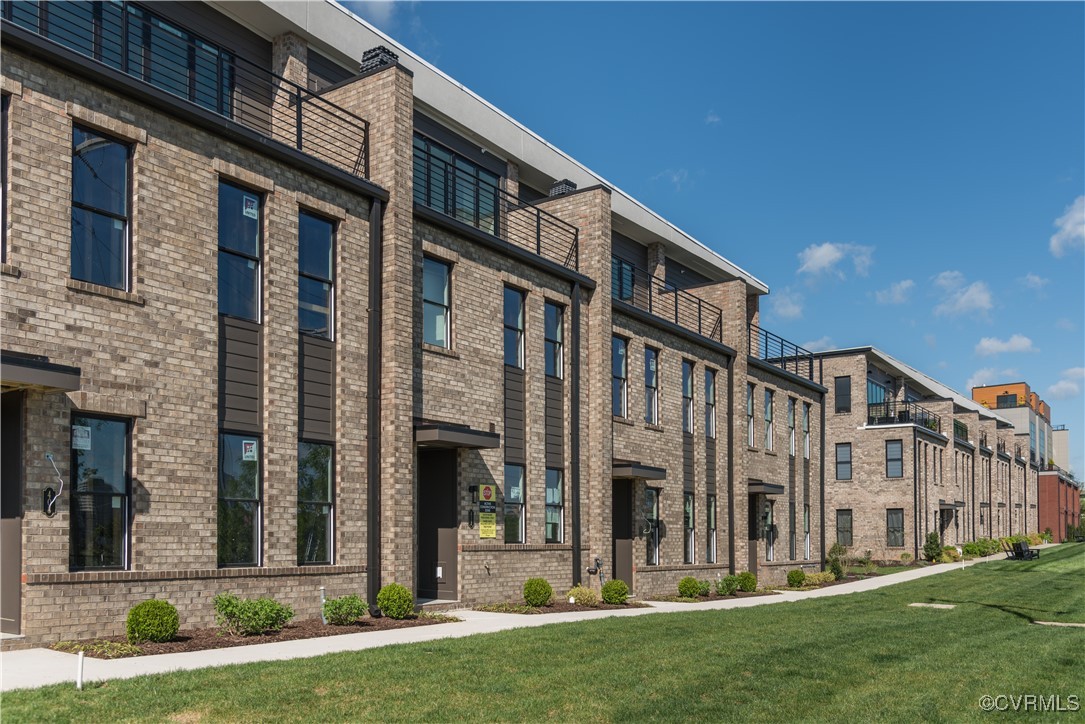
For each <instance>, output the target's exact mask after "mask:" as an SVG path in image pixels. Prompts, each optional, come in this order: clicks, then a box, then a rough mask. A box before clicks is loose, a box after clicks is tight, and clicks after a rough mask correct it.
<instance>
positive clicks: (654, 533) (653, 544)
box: [644, 488, 659, 566]
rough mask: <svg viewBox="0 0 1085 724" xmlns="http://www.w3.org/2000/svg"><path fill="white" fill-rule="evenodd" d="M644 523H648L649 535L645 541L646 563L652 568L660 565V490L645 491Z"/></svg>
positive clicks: (648, 489)
mask: <svg viewBox="0 0 1085 724" xmlns="http://www.w3.org/2000/svg"><path fill="white" fill-rule="evenodd" d="M644 521H645V523H647V528H648V535H647V536H646V537H647V540H646V541H645V549H646V551H647V560H646V563H647V564H648V565H650V566H658V565H659V488H645V489H644Z"/></svg>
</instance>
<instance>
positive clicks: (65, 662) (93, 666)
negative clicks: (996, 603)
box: [0, 553, 1005, 691]
mask: <svg viewBox="0 0 1085 724" xmlns="http://www.w3.org/2000/svg"><path fill="white" fill-rule="evenodd" d="M1003 558H1005V556H1004V555H1003V554H1001V553H999V554H996V555H993V556H989V557H987V558H977V559H975V560H972V561H968V562H963V563H952V564H943V565H937V566H929V567H925V568H917V569H915V570H911V571H903V572H901V573H894V574H891V575H886V576H877V577H874V578H867V579H863V580H861V581H854V582H850V583H841V584H838V585H834V586H828V587H826V588H819V589H816V590H813V591H783V592H781V593H779V594H778V595H775V596H756V597H749V598H726V599H721V600H719V601H709V602H706V603H671V602H665V601H652V602H650V607H649V608H630V609H627V610H615V609H608V610H602V611H581V612H575V613H548V614H538V615H523V614H515V613H512V614H510V613H487V612H483V611H471V610H463V611H454V612H452V613H453V614H454V615H455V616H457V617H459V618H461V619H463V621H462V622H460V623H447V624H434V625H431V626H418V627H413V628H402V629H393V630H390V631H374V632H370V633H354V634H343V635H342V636H327V637H324V638H316V639H302V640H299V641H283V642H280V643H271V644H253V645H251V646H235V647H232V648H227V649H213V650H210V651H192V652H187V653H180V654H160V655H157V656H136V657H133V658H127V659H114V660H103V659H92V658H90V657H84V659H83V680H84V682H92V681H105V680H108V679H129V678H132V677H135V676H142V675H144V674H161V673H166V672H169V671H181V670H190V669H203V668H208V667H212V666H228V665H230V664H246V663H251V662H255V661H284V660H287V659H303V658H308V657H311V656H320V655H322V654H330V653H336V652H340V651H361V650H363V649H373V648H377V647H380V646H391V645H394V644H405V643H416V642H420V641H433V640H435V639H444V638H462V637H464V636H473V635H475V634H481V633H490V632H492V631H508V630H511V629H517V628H531V627H534V626H546V625H548V624H553V623H563V622H566V621H590V620H593V619H599V618H611V617H620V616H646V615H650V614H658V613H673V612H680V611H706V610H717V609H727V608H748V607H750V606H766V605H772V604H777V603H788V602H793V601H803V600H806V599H808V598H823V597H825V596H844V595H847V594H850V593H857V592H860V591H872V590H874V589H877V588H883V587H885V586H892V585H894V584H897V583H903V582H904V581H913V580H915V579H917V578H926V577H927V576H934V575H938V574H939V573H945V572H947V571H954V570H959V569H961V568H966V567H968V566H972V565H975V564H977V563H982V562H984V561H990V560H1000V559H1003ZM78 658H79V657H78V656H77V655H75V654H65V653H61V652H59V651H52V650H50V649H26V650H23V651H10V652H3V653H0V691H11V690H13V689H27V688H35V687H39V686H46V685H49V684H59V683H64V682H71V683H73V685H74V682H75V678H76V666H77V662H78Z"/></svg>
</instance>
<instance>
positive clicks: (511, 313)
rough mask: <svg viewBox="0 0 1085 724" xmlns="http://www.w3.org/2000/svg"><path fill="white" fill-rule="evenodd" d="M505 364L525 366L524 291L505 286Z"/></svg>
mask: <svg viewBox="0 0 1085 724" xmlns="http://www.w3.org/2000/svg"><path fill="white" fill-rule="evenodd" d="M505 364H506V365H508V366H509V367H516V368H517V369H523V368H524V293H523V292H521V291H520V290H519V289H513V288H511V287H505Z"/></svg>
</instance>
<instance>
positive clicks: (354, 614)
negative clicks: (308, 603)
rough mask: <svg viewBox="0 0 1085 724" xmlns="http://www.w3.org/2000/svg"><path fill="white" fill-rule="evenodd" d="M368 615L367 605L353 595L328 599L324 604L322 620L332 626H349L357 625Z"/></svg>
mask: <svg viewBox="0 0 1085 724" xmlns="http://www.w3.org/2000/svg"><path fill="white" fill-rule="evenodd" d="M367 613H369V604H368V603H366V602H365V601H363V600H362V599H360V598H358V597H357V596H356V595H354V594H353V593H352V594H350V595H349V596H340V597H339V598H329V599H328V600H327V601H325V602H324V618H326V619H327V620H328V623H330V624H331V625H332V626H350V625H351V624H355V623H358V622H359V621H361V620H362V619H363V618H365V615H366V614H367Z"/></svg>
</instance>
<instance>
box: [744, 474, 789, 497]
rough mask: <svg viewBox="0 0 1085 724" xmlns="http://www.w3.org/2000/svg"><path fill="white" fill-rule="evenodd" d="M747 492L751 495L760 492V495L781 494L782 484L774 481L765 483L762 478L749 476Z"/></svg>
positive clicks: (782, 492)
mask: <svg viewBox="0 0 1085 724" xmlns="http://www.w3.org/2000/svg"><path fill="white" fill-rule="evenodd" d="M749 492H750V494H751V495H756V494H758V493H760V494H761V495H783V494H784V486H782V485H777V484H776V483H766V482H765V481H764V480H757V479H755V478H750V487H749Z"/></svg>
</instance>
